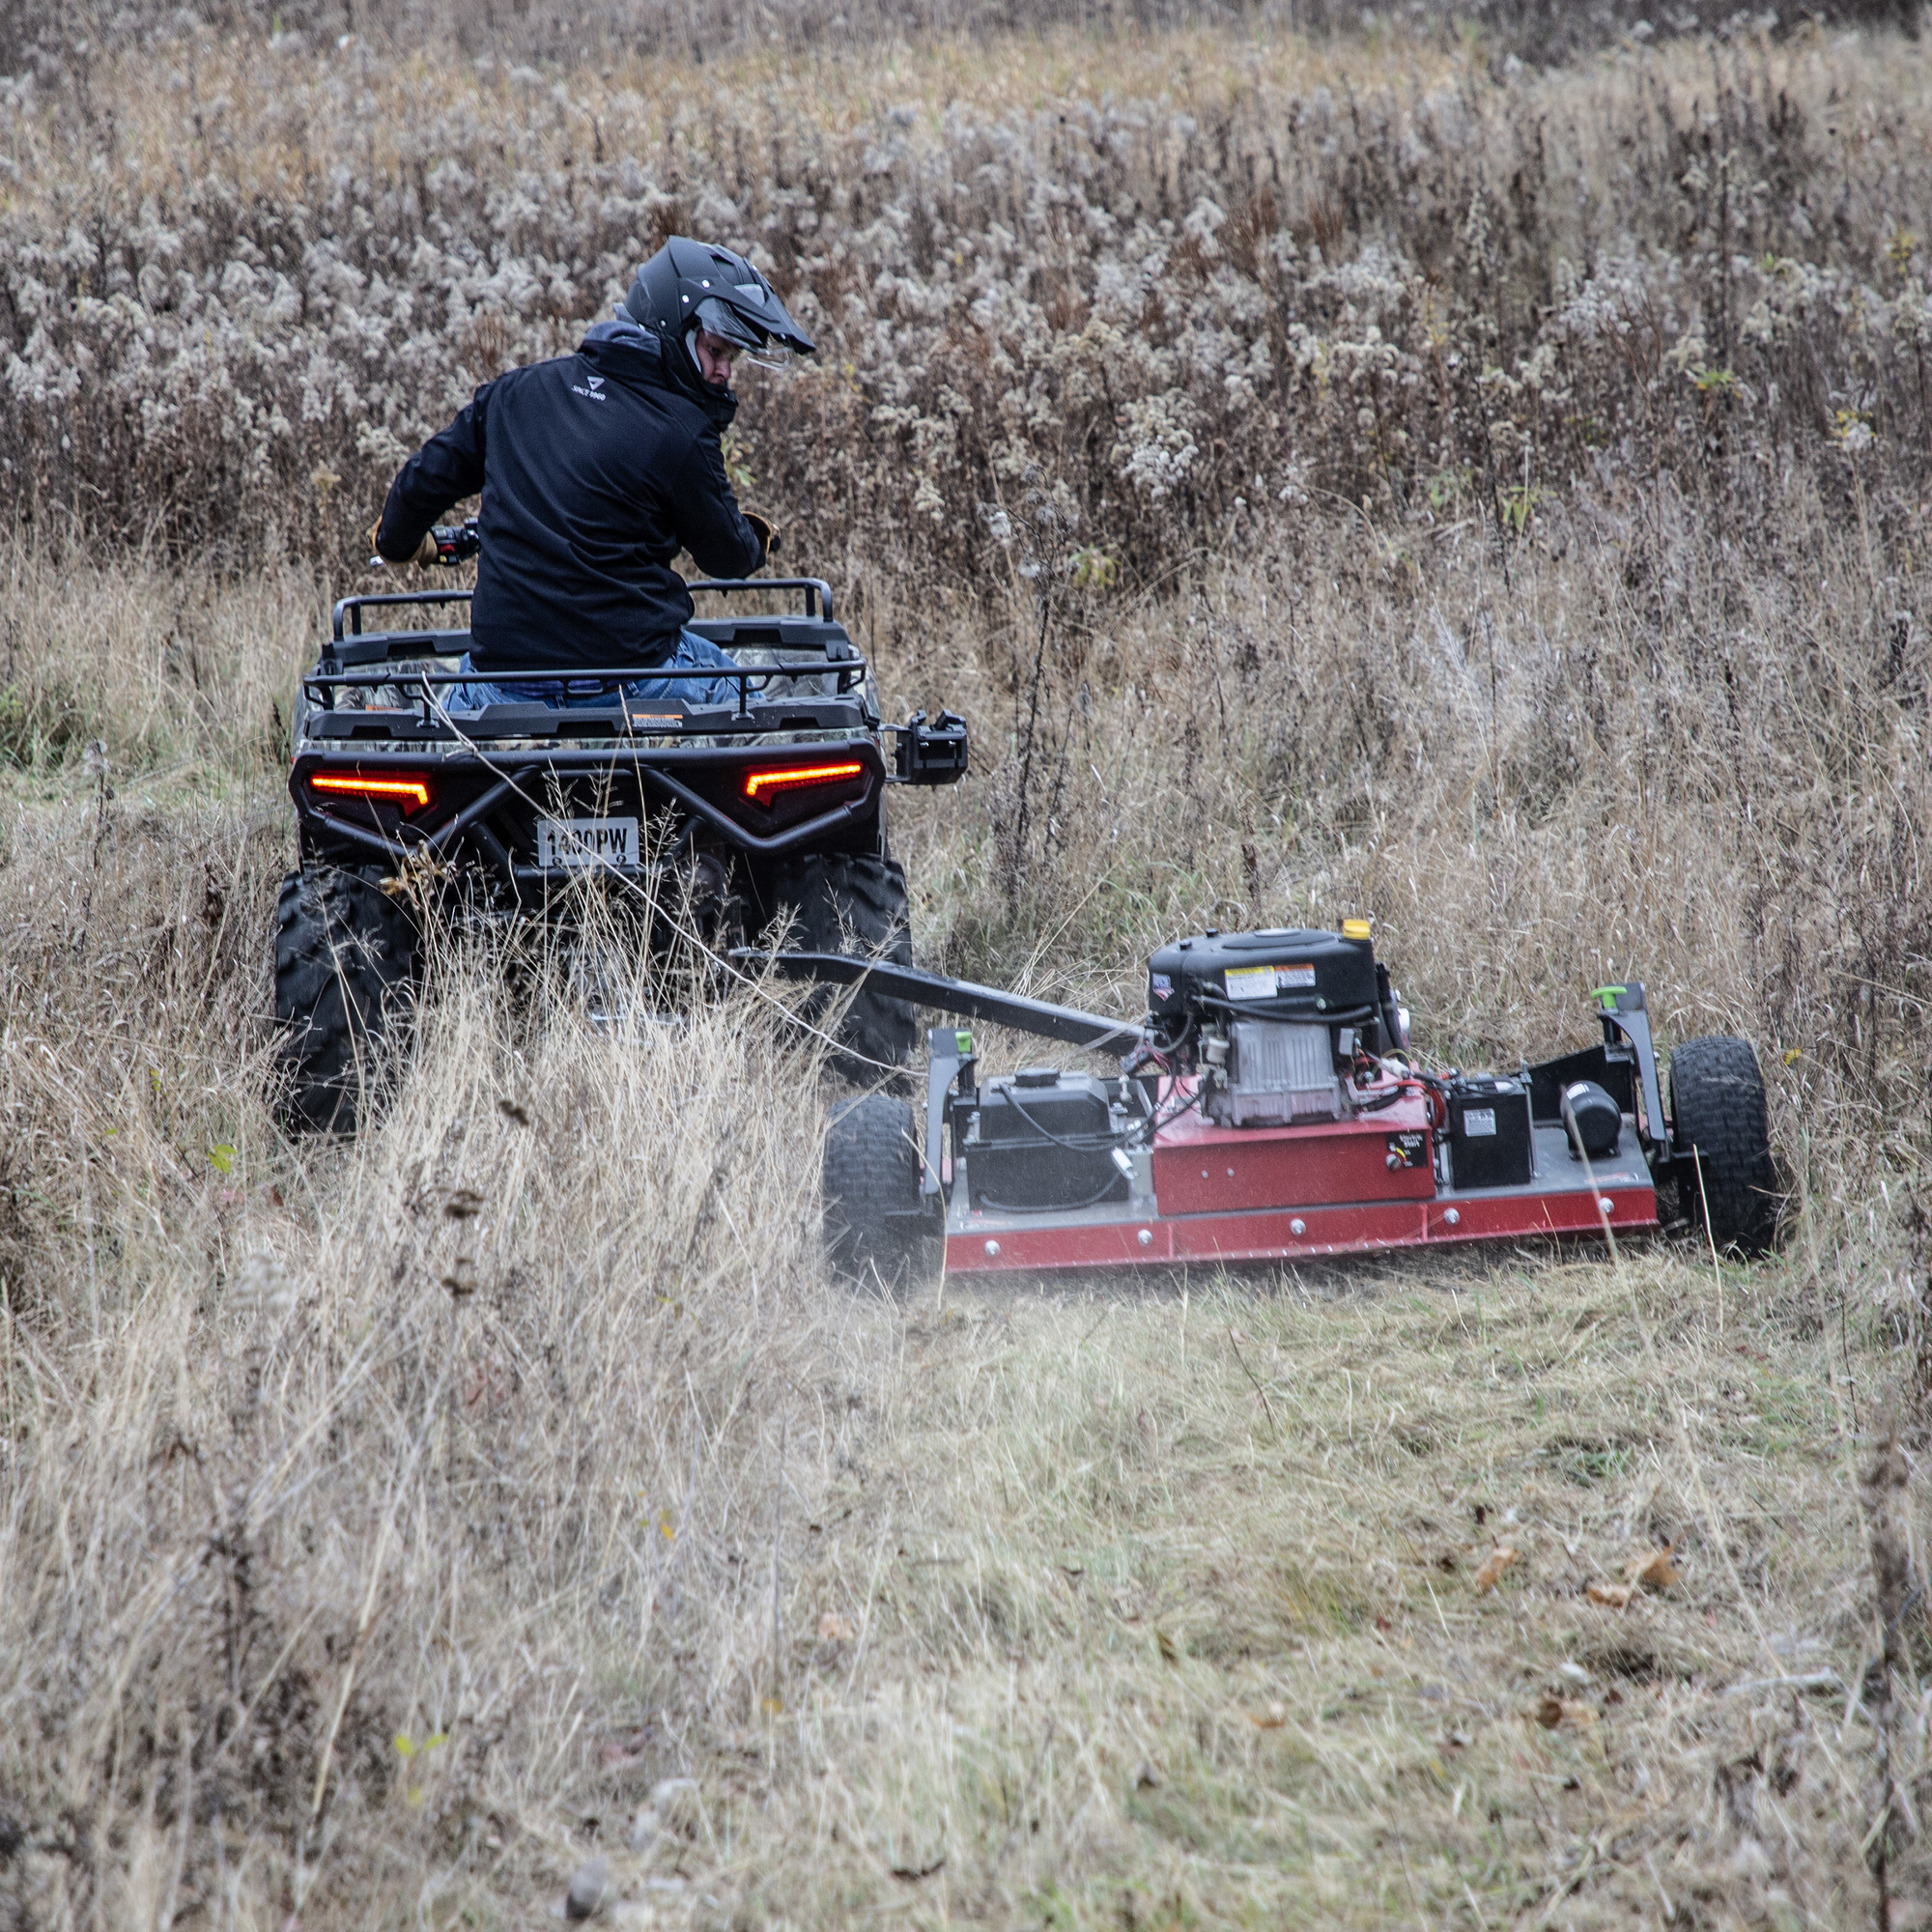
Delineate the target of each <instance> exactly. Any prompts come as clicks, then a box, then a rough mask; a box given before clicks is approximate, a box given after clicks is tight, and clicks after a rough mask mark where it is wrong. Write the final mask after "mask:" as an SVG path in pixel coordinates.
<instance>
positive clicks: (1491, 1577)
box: [1476, 1545, 1517, 1597]
mask: <svg viewBox="0 0 1932 1932" xmlns="http://www.w3.org/2000/svg"><path fill="white" fill-rule="evenodd" d="M1516 1559H1517V1552H1516V1551H1515V1550H1514V1549H1512V1548H1509V1547H1508V1545H1504V1547H1503V1548H1500V1549H1492V1550H1491V1551H1490V1553H1489V1555H1488V1556H1487V1557H1485V1558H1484V1559H1483V1567H1482V1568H1481V1569H1480V1570H1478V1571H1477V1572H1476V1595H1477V1596H1479V1597H1480V1596H1483V1595H1485V1594H1486V1593H1487V1592H1489V1591H1491V1590H1493V1589H1494V1588H1495V1587H1496V1579H1497V1577H1500V1576H1501V1575H1502V1574H1503V1572H1504V1571H1505V1570H1507V1569H1508V1568H1509V1567H1510V1565H1511V1564H1512V1563H1514V1562H1515V1561H1516Z"/></svg>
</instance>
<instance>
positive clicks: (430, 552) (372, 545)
mask: <svg viewBox="0 0 1932 1932" xmlns="http://www.w3.org/2000/svg"><path fill="white" fill-rule="evenodd" d="M382 527H383V520H382V518H381V517H378V518H377V519H376V521H375V522H374V523H373V524H371V525H370V526H369V554H370V555H371V556H373V557H380V556H382V554H383V553H382V551H381V550H379V549H378V548H377V545H376V536H377V533H378V532H379V531H380V530H381V529H382ZM408 561H410V562H411V563H419V564H428V563H435V562H436V561H437V548H436V532H435V531H434V530H429V531H426V532H425V533H424V536H423V540H422V542H421V543H419V544H418V545H417V546H416V554H414V555H413V556H412V557H411V558H409V559H408Z"/></svg>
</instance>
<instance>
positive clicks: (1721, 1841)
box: [712, 1243, 1870, 1925]
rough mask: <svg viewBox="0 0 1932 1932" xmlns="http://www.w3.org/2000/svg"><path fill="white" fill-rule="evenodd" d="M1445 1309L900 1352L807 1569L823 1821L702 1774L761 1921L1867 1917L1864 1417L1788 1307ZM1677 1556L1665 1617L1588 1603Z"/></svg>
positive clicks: (1504, 1283)
mask: <svg viewBox="0 0 1932 1932" xmlns="http://www.w3.org/2000/svg"><path fill="white" fill-rule="evenodd" d="M1432 1263H1433V1264H1432ZM1432 1263H1417V1264H1407V1265H1401V1266H1393V1267H1385V1266H1378V1265H1376V1264H1362V1265H1359V1266H1357V1267H1354V1268H1338V1269H1336V1270H1334V1271H1332V1272H1331V1273H1329V1274H1327V1275H1325V1276H1324V1277H1323V1278H1322V1279H1321V1280H1320V1281H1319V1282H1316V1281H1313V1280H1304V1279H1294V1278H1289V1279H1274V1278H1266V1277H1263V1278H1257V1279H1249V1280H1245V1281H1240V1282H1235V1283H1227V1282H1222V1283H1218V1284H1207V1283H1202V1282H1194V1283H1190V1284H1185V1285H1182V1284H1179V1283H1176V1282H1173V1281H1168V1282H1149V1283H1146V1284H1143V1285H1142V1286H1141V1287H1140V1288H1139V1289H1138V1290H1137V1291H1134V1292H1129V1293H1125V1294H1122V1295H1119V1296H1118V1297H1109V1298H1100V1297H1099V1296H1097V1295H1094V1294H1083V1293H1025V1292H1022V1293H1014V1294H1011V1295H999V1296H993V1297H986V1296H981V1295H975V1296H973V1297H970V1298H968V1297H962V1296H959V1295H948V1296H946V1297H944V1299H943V1300H941V1301H938V1302H936V1303H928V1304H926V1305H923V1306H921V1307H919V1308H917V1309H914V1310H912V1311H911V1312H910V1313H909V1315H908V1317H907V1319H906V1321H905V1326H904V1332H903V1349H902V1358H901V1365H900V1372H899V1374H898V1376H897V1377H896V1378H895V1380H896V1389H895V1394H894V1396H893V1398H892V1402H891V1406H890V1407H889V1409H888V1410H887V1412H886V1413H885V1414H884V1415H882V1416H881V1417H879V1418H877V1420H876V1422H875V1423H874V1424H873V1425H872V1426H871V1427H870V1428H869V1429H867V1430H866V1431H865V1432H863V1435H862V1436H861V1437H859V1438H858V1440H859V1441H860V1443H861V1446H860V1447H858V1448H856V1449H855V1452H854V1455H853V1459H852V1462H851V1465H850V1466H849V1468H847V1469H846V1470H845V1472H844V1473H843V1474H842V1475H841V1476H840V1477H839V1478H838V1481H836V1482H835V1483H834V1485H833V1486H832V1490H831V1492H830V1494H829V1496H828V1499H827V1501H826V1502H825V1504H824V1505H823V1509H822V1512H821V1514H822V1517H823V1520H814V1521H813V1522H811V1523H810V1525H808V1526H807V1528H806V1530H805V1534H806V1536H807V1538H808V1540H809V1542H810V1547H811V1548H812V1551H813V1554H814V1560H813V1562H812V1563H811V1566H810V1569H809V1571H808V1573H807V1575H806V1576H805V1577H802V1579H801V1585H800V1590H799V1596H798V1601H800V1602H801V1603H802V1604H803V1605H805V1606H806V1608H807V1609H808V1610H809V1611H810V1616H811V1617H812V1618H813V1619H816V1620H818V1621H817V1623H816V1625H815V1628H817V1629H819V1630H821V1631H822V1632H824V1633H828V1634H829V1635H827V1636H824V1637H821V1639H820V1640H819V1641H818V1643H817V1645H816V1648H815V1649H814V1650H812V1651H811V1653H810V1655H809V1656H806V1655H804V1654H803V1653H800V1652H797V1651H796V1650H795V1651H794V1653H793V1655H794V1657H795V1658H796V1659H797V1661H798V1663H799V1665H800V1668H799V1675H798V1681H796V1682H795V1683H794V1684H791V1685H789V1686H787V1687H786V1689H785V1692H784V1697H783V1708H782V1711H781V1712H778V1713H774V1715H773V1728H772V1734H771V1737H770V1738H769V1740H768V1745H769V1748H770V1749H771V1750H773V1751H775V1752H776V1753H777V1754H778V1755H779V1756H781V1757H789V1756H791V1755H792V1754H793V1753H796V1754H797V1759H798V1763H797V1765H796V1769H797V1771H798V1772H799V1773H801V1774H802V1775H801V1776H796V1777H793V1778H784V1779H781V1780H780V1783H779V1786H778V1788H775V1787H774V1786H773V1784H772V1783H771V1781H770V1780H769V1779H768V1777H767V1776H766V1774H765V1770H764V1768H763V1767H760V1768H758V1769H756V1770H753V1769H751V1762H752V1761H751V1758H750V1756H749V1755H741V1756H739V1757H738V1758H736V1759H735V1760H734V1761H732V1762H730V1763H725V1762H721V1763H719V1764H717V1765H715V1766H714V1767H713V1768H712V1776H713V1777H714V1778H716V1779H718V1780H720V1783H719V1785H718V1787H717V1788H718V1789H719V1790H720V1791H721V1793H722V1792H728V1791H730V1790H731V1789H732V1788H733V1787H734V1786H735V1787H736V1788H737V1789H738V1790H739V1791H740V1792H741V1794H742V1798H741V1804H740V1806H739V1811H740V1819H739V1824H738V1827H737V1831H738V1832H740V1833H744V1837H745V1840H746V1841H748V1843H747V1853H746V1860H747V1862H746V1864H745V1865H744V1866H743V1867H741V1869H740V1870H739V1871H738V1873H737V1874H736V1878H737V1882H738V1884H739V1885H740V1886H742V1887H744V1888H746V1889H748V1890H749V1891H752V1892H759V1893H767V1895H769V1892H768V1888H769V1887H770V1886H771V1885H772V1884H773V1883H774V1881H775V1875H776V1869H780V1868H783V1867H787V1866H789V1867H790V1868H793V1869H817V1870H819V1871H821V1872H824V1873H825V1875H826V1882H828V1883H830V1884H832V1885H833V1886H834V1887H835V1889H836V1893H837V1895H838V1897H840V1898H842V1899H843V1900H844V1902H845V1905H846V1906H847V1907H849V1908H850V1909H852V1910H854V1911H857V1910H859V1909H861V1908H866V1909H868V1910H871V1911H880V1910H885V1911H894V1910H895V1909H898V1908H903V1909H904V1910H906V1911H908V1912H910V1913H911V1914H912V1916H913V1918H914V1920H915V1921H916V1922H943V1921H945V1920H947V1919H950V1918H955V1917H956V1918H980V1917H989V1918H994V1919H996V1920H998V1921H1000V1922H1012V1923H1023V1922H1036V1923H1045V1924H1050V1925H1057V1924H1065V1925H1102V1924H1122V1925H1135V1924H1150V1925H1155V1924H1196V1923H1203V1924H1255V1925H1265V1924H1280V1923H1306V1924H1324V1923H1327V1924H1332V1923H1337V1922H1343V1923H1360V1924H1384V1923H1397V1922H1402V1923H1410V1922H1418V1923H1423V1924H1432V1925H1433V1924H1438V1923H1442V1922H1445V1921H1446V1922H1450V1923H1469V1924H1484V1923H1499V1922H1515V1921H1517V1920H1518V1919H1519V1918H1523V1919H1524V1920H1525V1922H1538V1921H1542V1922H1561V1923H1576V1924H1579V1925H1580V1924H1589V1923H1595V1922H1599V1921H1600V1920H1601V1921H1602V1922H1611V1921H1615V1922H1618V1923H1626V1924H1627V1923H1631V1922H1633V1920H1634V1919H1635V1920H1639V1921H1641V1920H1648V1921H1650V1922H1662V1921H1663V1920H1664V1919H1665V1918H1667V1917H1668V1916H1669V1914H1670V1913H1671V1912H1673V1911H1674V1912H1678V1913H1680V1914H1683V1913H1685V1912H1686V1911H1687V1910H1688V1912H1689V1914H1690V1920H1689V1922H1703V1921H1704V1920H1705V1918H1706V1917H1707V1915H1716V1917H1717V1918H1720V1919H1722V1920H1724V1921H1726V1922H1731V1921H1732V1920H1733V1919H1734V1918H1738V1917H1741V1918H1743V1919H1745V1920H1754V1919H1757V1918H1760V1917H1765V1916H1766V1915H1769V1922H1776V1921H1777V1920H1778V1918H1779V1917H1780V1915H1782V1916H1784V1917H1788V1918H1792V1922H1803V1921H1804V1920H1805V1919H1806V1918H1818V1919H1821V1920H1823V1921H1827V1922H1829V1921H1833V1920H1835V1919H1838V1918H1840V1917H1841V1916H1843V1915H1846V1914H1847V1913H1849V1912H1851V1911H1853V1910H1855V1909H1858V1908H1856V1907H1855V1906H1854V1903H1853V1898H1852V1896H1850V1895H1848V1888H1849V1889H1850V1892H1851V1893H1858V1892H1859V1891H1860V1890H1861V1888H1862V1886H1863V1884H1864V1880H1863V1876H1862V1873H1861V1872H1860V1871H1859V1870H1858V1869H1857V1867H1856V1863H1855V1860H1854V1861H1847V1859H1846V1856H1845V1854H1846V1849H1847V1845H1848V1843H1849V1842H1851V1841H1850V1840H1849V1839H1848V1838H1847V1835H1846V1834H1847V1833H1848V1832H1851V1831H1852V1828H1853V1827H1854V1826H1855V1825H1856V1820H1857V1816H1858V1806H1859V1804H1860V1803H1861V1797H1860V1787H1861V1781H1862V1780H1863V1778H1864V1777H1865V1776H1867V1774H1868V1770H1869V1761H1868V1760H1869V1750H1868V1737H1867V1736H1866V1734H1865V1733H1864V1732H1863V1731H1862V1730H1861V1727H1859V1726H1858V1725H1856V1724H1854V1725H1853V1726H1851V1727H1850V1736H1849V1738H1847V1737H1846V1735H1845V1733H1844V1731H1843V1730H1841V1726H1844V1725H1845V1719H1846V1712H1845V1696H1844V1693H1843V1688H1842V1687H1843V1686H1844V1685H1850V1684H1856V1683H1857V1682H1858V1681H1859V1679H1860V1675H1861V1666H1862V1664H1863V1662H1865V1658H1866V1655H1867V1653H1868V1650H1869V1644H1870V1631H1869V1618H1868V1616H1867V1615H1865V1614H1863V1613H1862V1611H1861V1605H1863V1603H1864V1600H1865V1596H1866V1574H1867V1573H1866V1569H1865V1560H1864V1551H1863V1528H1862V1523H1861V1514H1860V1508H1859V1497H1858V1490H1857V1481H1856V1457H1855V1452H1854V1450H1853V1448H1852V1446H1851V1443H1850V1441H1849V1439H1848V1437H1847V1435H1846V1434H1845V1433H1844V1432H1845V1428H1846V1426H1847V1425H1848V1424H1849V1422H1850V1420H1851V1406H1852V1403H1853V1401H1854V1400H1855V1392H1854V1391H1853V1390H1851V1389H1849V1388H1847V1387H1846V1385H1845V1383H1844V1377H1843V1370H1842V1365H1837V1366H1836V1367H1833V1365H1832V1364H1830V1363H1829V1362H1828V1338H1827V1336H1826V1335H1825V1334H1824V1333H1823V1332H1822V1331H1821V1330H1820V1327H1819V1324H1818V1321H1817V1320H1816V1311H1815V1309H1814V1310H1812V1311H1810V1312H1809V1319H1808V1320H1807V1319H1806V1311H1805V1310H1804V1308H1802V1307H1801V1308H1799V1309H1797V1310H1794V1309H1793V1308H1792V1307H1791V1306H1789V1305H1787V1300H1786V1297H1788V1296H1790V1295H1792V1294H1794V1293H1798V1292H1799V1291H1800V1290H1801V1289H1802V1287H1803V1284H1802V1282H1801V1281H1800V1280H1799V1279H1798V1278H1797V1275H1796V1273H1795V1272H1794V1271H1793V1270H1791V1269H1788V1268H1785V1267H1783V1266H1780V1265H1779V1264H1769V1265H1767V1266H1764V1267H1760V1268H1758V1269H1755V1270H1745V1269H1738V1268H1725V1269H1724V1270H1723V1271H1722V1286H1721V1294H1722V1300H1723V1316H1722V1325H1721V1327H1720V1326H1719V1306H1718V1304H1719V1293H1720V1289H1719V1274H1718V1272H1717V1271H1715V1270H1714V1268H1713V1265H1712V1264H1711V1261H1710V1260H1709V1258H1708V1256H1706V1257H1704V1258H1703V1259H1702V1262H1701V1264H1699V1259H1698V1257H1697V1254H1696V1251H1695V1250H1694V1249H1690V1248H1687V1247H1684V1246H1680V1245H1670V1244H1663V1243H1657V1244H1653V1245H1651V1246H1648V1247H1638V1248H1636V1249H1635V1250H1634V1251H1632V1252H1628V1253H1627V1254H1626V1255H1625V1256H1624V1257H1623V1258H1622V1259H1621V1260H1620V1261H1619V1262H1617V1263H1614V1264H1613V1263H1611V1262H1610V1261H1608V1260H1607V1259H1605V1258H1604V1257H1602V1256H1601V1255H1600V1254H1596V1253H1590V1252H1587V1251H1585V1252H1582V1253H1577V1254H1573V1255H1570V1256H1567V1257H1565V1256H1549V1257H1543V1256H1531V1255H1529V1254H1528V1253H1527V1251H1524V1252H1523V1253H1521V1254H1516V1253H1510V1252H1505V1253H1504V1254H1503V1256H1502V1258H1501V1260H1500V1262H1498V1263H1496V1264H1493V1265H1488V1266H1486V1265H1485V1264H1484V1263H1483V1262H1482V1261H1481V1260H1480V1259H1478V1258H1475V1257H1463V1258H1456V1259H1452V1260H1450V1261H1449V1262H1448V1263H1447V1264H1442V1263H1439V1262H1435V1258H1432ZM1807 1329H1808V1331H1809V1332H1808V1334H1806V1333H1805V1332H1804V1331H1805V1330H1807ZM1864 1419H1865V1420H1866V1421H1867V1422H1868V1421H1869V1418H1868V1417H1866V1418H1864ZM1665 1546H1669V1548H1670V1550H1671V1567H1672V1568H1674V1569H1675V1570H1676V1571H1677V1572H1678V1575H1677V1579H1676V1580H1675V1581H1674V1582H1672V1583H1670V1584H1669V1585H1668V1586H1667V1587H1665V1588H1663V1589H1662V1590H1655V1589H1648V1588H1642V1587H1639V1588H1638V1589H1637V1591H1636V1592H1635V1594H1634V1596H1633V1598H1632V1600H1631V1602H1630V1603H1629V1604H1628V1605H1627V1606H1625V1607H1622V1608H1615V1607H1609V1606H1605V1605H1601V1604H1599V1603H1596V1602H1593V1601H1592V1600H1591V1599H1590V1597H1589V1595H1588V1586H1589V1585H1590V1584H1591V1583H1593V1582H1595V1583H1598V1584H1599V1585H1600V1586H1601V1585H1605V1584H1613V1583H1616V1582H1619V1581H1621V1580H1622V1579H1623V1578H1624V1577H1625V1576H1626V1573H1627V1569H1628V1568H1629V1566H1631V1564H1632V1563H1633V1562H1634V1560H1640V1559H1642V1558H1644V1557H1646V1556H1648V1555H1650V1554H1651V1553H1652V1552H1655V1551H1657V1550H1659V1549H1660V1548H1663V1547H1665ZM1502 1549H1514V1550H1515V1551H1516V1552H1517V1554H1516V1557H1515V1558H1514V1560H1510V1561H1505V1562H1503V1563H1502V1564H1500V1565H1498V1566H1497V1567H1498V1568H1499V1569H1500V1575H1499V1577H1497V1579H1496V1580H1495V1581H1494V1582H1493V1584H1492V1585H1490V1586H1488V1587H1486V1586H1485V1583H1484V1579H1483V1566H1484V1565H1485V1563H1486V1562H1487V1561H1489V1560H1490V1559H1492V1558H1493V1557H1494V1556H1495V1553H1496V1552H1497V1551H1498V1550H1502ZM1832 1672H1835V1673H1836V1677H1837V1679H1838V1680H1839V1684H1838V1687H1837V1688H1836V1689H1833V1687H1832V1686H1830V1685H1828V1684H1826V1683H1825V1682H1823V1681H1814V1682H1811V1683H1804V1684H1800V1683H1794V1682H1793V1681H1791V1680H1797V1679H1812V1680H1822V1679H1823V1678H1824V1677H1825V1676H1826V1675H1827V1674H1828V1673H1832ZM1777 1680H1784V1681H1777ZM1550 1719H1554V1722H1553V1723H1552V1722H1550V1721H1549V1720H1550ZM769 1762H770V1760H769V1759H768V1760H767V1763H769ZM775 1823H776V1824H777V1825H778V1827H779V1836H780V1841H781V1845H782V1847H783V1850H782V1852H781V1853H780V1854H779V1857H780V1865H779V1867H777V1868H775V1867H774V1866H773V1865H772V1864H771V1863H770V1862H769V1861H770V1860H771V1858H772V1855H773V1854H774V1853H775V1852H777V1851H778V1847H777V1846H774V1845H772V1844H771V1842H770V1840H769V1837H768V1833H770V1832H771V1830H772V1827H773V1825H774V1824H775ZM721 1824H722V1821H721ZM733 1835H736V1833H733ZM1854 1835H1857V1834H1856V1833H1854ZM760 1841H763V1842H760ZM800 1860H802V1861H804V1863H803V1865H802V1866H801V1865H798V1864H795V1863H794V1861H800ZM828 1867H829V1869H828ZM1666 1901H1668V1903H1667V1904H1666ZM774 1902H775V1903H776V1900H774ZM826 1904H827V1901H823V1900H821V1901H820V1903H819V1905H818V1907H817V1908H816V1909H814V1910H810V1911H807V1912H805V1913H804V1914H802V1915H801V1917H800V1918H799V1922H819V1920H820V1919H821V1918H824V1917H826V1916H828V1915H827V1913H826ZM829 1916H830V1917H833V1918H836V1916H837V1914H836V1912H835V1913H832V1914H830V1915H829ZM1678 1922H1686V1921H1685V1920H1684V1919H1683V1918H1680V1919H1679V1921H1678Z"/></svg>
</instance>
